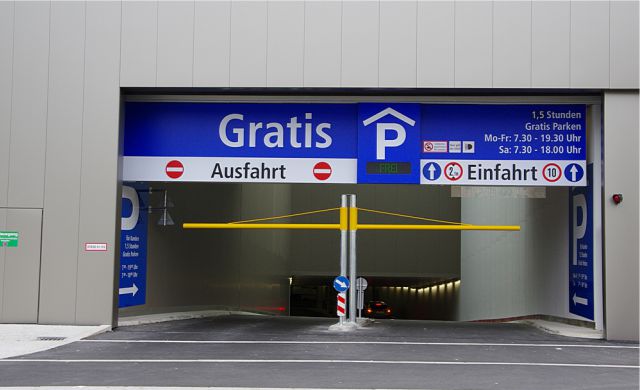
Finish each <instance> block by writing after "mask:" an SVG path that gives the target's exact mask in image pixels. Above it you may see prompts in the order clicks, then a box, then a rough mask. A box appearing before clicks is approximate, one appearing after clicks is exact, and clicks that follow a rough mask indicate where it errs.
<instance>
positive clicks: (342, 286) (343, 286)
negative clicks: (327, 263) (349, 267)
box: [333, 276, 349, 292]
mask: <svg viewBox="0 0 640 390" xmlns="http://www.w3.org/2000/svg"><path fill="white" fill-rule="evenodd" d="M333 288H335V289H336V291H337V292H345V291H347V290H348V289H349V279H347V277H346V276H337V277H336V278H335V279H334V280H333Z"/></svg>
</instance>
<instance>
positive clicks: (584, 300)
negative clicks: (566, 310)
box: [573, 293, 589, 306]
mask: <svg viewBox="0 0 640 390" xmlns="http://www.w3.org/2000/svg"><path fill="white" fill-rule="evenodd" d="M573 304H574V305H578V304H579V305H585V306H586V305H588V304H589V300H588V299H587V298H582V297H579V296H577V295H576V293H573Z"/></svg>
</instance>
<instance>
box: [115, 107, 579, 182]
mask: <svg viewBox="0 0 640 390" xmlns="http://www.w3.org/2000/svg"><path fill="white" fill-rule="evenodd" d="M124 127H125V129H124V132H125V137H124V138H125V141H124V160H123V165H124V169H123V179H124V180H126V181H203V182H264V183H381V184H394V183H406V184H427V185H429V184H456V185H483V186H491V185H508V186H584V185H586V179H585V176H586V175H585V167H586V165H585V159H586V105H576V104H573V105H572V104H568V105H567V104H556V105H549V104H547V105H530V104H517V105H516V104H435V103H432V104H418V103H364V102H363V103H348V104H318V103H313V104H310V103H283V104H278V103H260V104H257V103H243V104H236V103H207V102H201V103H194V102H181V103H176V102H127V103H126V104H125V126H124Z"/></svg>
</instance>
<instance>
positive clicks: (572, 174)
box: [569, 165, 578, 181]
mask: <svg viewBox="0 0 640 390" xmlns="http://www.w3.org/2000/svg"><path fill="white" fill-rule="evenodd" d="M569 172H571V181H576V173H578V169H577V168H576V166H575V165H572V166H571V169H570V170H569Z"/></svg>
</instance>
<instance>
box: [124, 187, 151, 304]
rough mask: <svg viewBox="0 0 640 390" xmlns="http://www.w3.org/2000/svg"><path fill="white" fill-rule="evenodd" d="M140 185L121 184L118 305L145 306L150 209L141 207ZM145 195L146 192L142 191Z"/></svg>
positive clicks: (141, 188)
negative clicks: (148, 210) (148, 215)
mask: <svg viewBox="0 0 640 390" xmlns="http://www.w3.org/2000/svg"><path fill="white" fill-rule="evenodd" d="M143 189H144V190H146V189H147V187H146V186H143V185H140V184H125V185H123V186H122V223H121V228H120V284H119V305H118V307H128V306H137V305H144V303H145V300H146V295H147V294H146V292H147V212H146V211H145V210H141V209H142V207H141V205H142V197H141V196H140V193H139V192H138V190H143ZM142 194H145V195H146V194H147V193H146V192H142Z"/></svg>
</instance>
